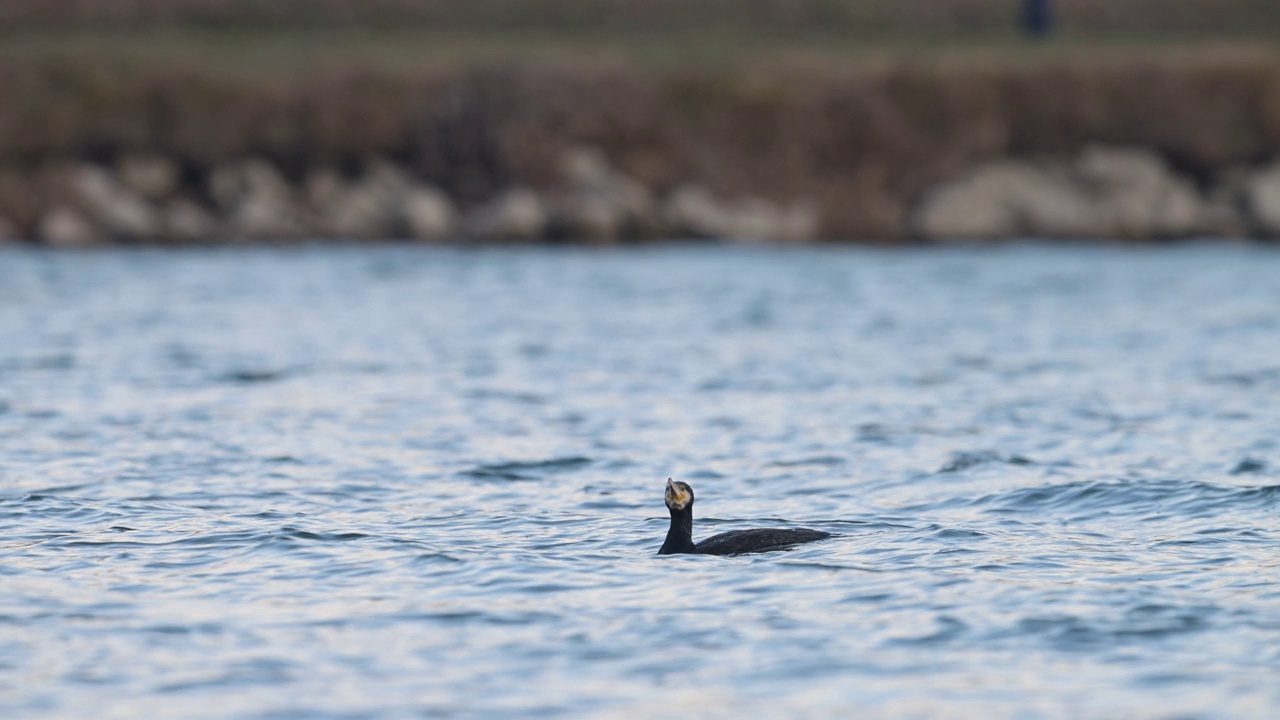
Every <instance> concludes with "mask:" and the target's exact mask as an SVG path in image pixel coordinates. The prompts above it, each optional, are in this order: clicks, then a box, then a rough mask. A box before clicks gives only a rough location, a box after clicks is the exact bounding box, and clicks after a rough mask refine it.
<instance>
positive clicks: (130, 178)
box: [116, 153, 180, 202]
mask: <svg viewBox="0 0 1280 720" xmlns="http://www.w3.org/2000/svg"><path fill="white" fill-rule="evenodd" d="M116 172H117V174H118V175H119V177H120V183H121V184H122V185H124V186H125V187H126V188H128V189H129V190H130V191H132V192H134V193H136V194H137V195H138V196H139V197H141V198H143V199H145V200H150V201H152V202H154V201H157V200H163V199H165V198H167V197H169V196H170V195H172V194H173V193H174V192H175V191H176V190H177V189H178V182H179V174H180V173H179V168H178V164H177V163H175V162H174V161H172V160H170V159H169V158H167V157H164V156H163V155H153V154H139V153H130V154H128V155H125V156H124V157H122V158H120V160H119V162H118V163H116Z"/></svg>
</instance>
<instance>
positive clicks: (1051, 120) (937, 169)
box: [0, 42, 1280, 246]
mask: <svg viewBox="0 0 1280 720" xmlns="http://www.w3.org/2000/svg"><path fill="white" fill-rule="evenodd" d="M108 45H110V43H109V44H108ZM167 52H168V51H167V50H166V51H163V52H161V51H158V50H155V49H154V48H151V49H148V48H147V47H145V46H142V47H138V48H135V49H134V52H133V53H132V54H130V53H116V52H115V51H113V50H111V49H110V47H108V48H106V49H105V50H104V51H103V54H97V53H87V52H84V51H82V50H75V49H70V50H66V51H58V50H56V49H53V48H49V47H44V46H43V45H41V44H40V43H38V42H37V43H35V46H33V47H32V48H27V49H25V50H22V51H19V50H16V49H15V48H14V47H13V46H12V43H7V44H6V43H0V71H4V72H5V73H6V75H7V76H9V77H13V78H15V82H14V83H12V84H11V86H10V87H9V88H8V89H7V90H6V91H4V94H5V97H3V98H0V100H5V101H6V102H0V238H4V237H7V238H10V239H18V238H23V239H30V240H31V241H34V242H41V243H45V244H52V245H69V246H76V245H94V244H116V243H133V242H147V243H165V242H170V243H196V242H207V241H208V240H211V239H217V240H219V241H223V242H262V241H273V240H292V239H296V238H302V237H308V238H335V239H389V238H397V237H404V238H416V239H418V240H422V241H427V242H440V241H443V240H445V239H452V240H458V239H465V241H466V242H472V243H494V242H496V243H511V242H583V243H596V244H609V243H631V242H645V241H650V240H653V239H656V238H665V237H671V236H682V237H701V238H706V237H718V238H737V239H743V240H747V241H755V242H764V241H781V242H795V243H808V242H832V240H831V238H846V239H848V240H843V241H838V242H855V243H863V244H917V243H930V242H947V241H951V240H964V239H986V240H993V239H997V240H998V239H1005V238H1025V237H1047V238H1056V237H1063V236H1072V237H1074V236H1082V237H1090V238H1108V239H1113V240H1118V241H1162V240H1174V239H1179V238H1187V237H1204V236H1223V237H1231V238H1236V237H1247V238H1256V239H1276V238H1280V52H1277V51H1274V50H1269V49H1267V47H1266V46H1257V45H1242V46H1238V47H1231V46H1209V45H1188V46H1186V47H1184V48H1182V49H1181V50H1179V49H1178V48H1177V47H1173V46H1170V47H1158V48H1142V47H1136V48H1134V47H1130V48H1119V49H1114V53H1116V54H1108V53H1107V52H1106V51H1105V50H1098V51H1097V52H1095V51H1094V49H1089V48H1085V49H1082V50H1080V51H1077V52H1074V53H1073V52H1071V51H1068V50H1066V49H1063V48H1056V49H1055V48H1050V49H1048V50H1045V51H1044V52H1034V51H1033V52H1029V53H1028V52H1022V51H1018V50H1004V51H974V52H973V53H971V54H969V55H968V58H969V59H968V60H967V61H959V60H956V58H958V57H962V56H964V53H961V54H960V55H955V56H946V55H945V51H939V52H940V53H944V55H935V56H933V57H934V58H935V59H932V60H930V59H923V60H922V59H919V58H917V59H910V57H909V56H907V55H903V54H899V55H896V56H895V55H892V54H890V55H877V54H876V53H874V52H872V53H866V54H860V53H858V52H848V53H846V54H845V55H844V56H843V58H842V59H838V60H837V59H833V58H830V57H829V58H825V59H824V60H822V61H821V62H816V64H815V63H814V62H804V61H800V60H797V59H794V58H793V59H792V60H787V61H784V60H781V59H779V60H778V62H777V63H776V64H774V65H770V64H769V63H768V62H767V58H764V57H762V58H757V59H756V60H755V61H751V62H747V61H737V60H733V59H729V60H726V61H725V62H723V63H717V64H713V65H711V66H701V65H698V64H696V63H695V64H694V65H692V66H688V65H679V64H665V65H658V66H654V65H650V64H646V63H643V62H637V61H633V60H627V59H625V58H615V59H613V60H610V61H608V62H599V63H593V64H590V65H588V66H583V65H582V64H581V63H578V64H576V65H575V64H574V63H571V62H566V61H565V58H561V59H555V58H553V57H551V56H549V55H541V56H537V57H534V58H532V59H529V60H527V61H523V60H522V61H514V60H511V59H507V60H498V61H495V60H492V59H483V60H459V61H457V62H453V63H450V62H437V61H433V60H430V59H429V58H426V57H425V56H424V57H420V58H419V59H418V60H416V61H415V60H414V59H413V58H414V57H415V56H413V55H412V53H409V54H407V55H405V56H399V55H398V54H397V53H392V55H396V58H395V59H393V60H388V59H387V58H382V59H377V58H376V57H375V56H374V55H367V56H361V57H359V58H354V59H353V58H351V57H346V58H345V59H344V61H343V62H342V63H332V62H327V61H325V60H324V58H323V57H316V58H310V56H309V55H308V53H305V52H304V53H302V54H301V55H299V56H297V57H294V58H292V59H291V60H289V61H288V62H283V63H278V64H275V65H272V66H270V67H264V68H263V69H262V71H261V72H256V73H255V72H252V71H250V66H236V65H235V64H234V63H228V64H220V62H219V61H218V60H217V57H216V56H202V55H201V54H200V53H201V52H202V51H200V50H199V49H198V48H197V49H194V50H192V54H191V55H190V56H189V57H187V58H186V59H185V60H183V61H182V62H167V63H166V62H160V60H163V59H164V58H166V57H168V56H167V55H166V53H167ZM362 52H364V51H362ZM369 52H372V51H369ZM944 56H946V57H951V60H947V61H941V60H938V59H936V58H938V57H944ZM779 57H781V56H779ZM148 58H150V61H148ZM309 58H310V59H314V60H315V62H314V63H310V62H309ZM579 59H580V58H579ZM250 65H251V64H250Z"/></svg>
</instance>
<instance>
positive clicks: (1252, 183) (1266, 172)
mask: <svg viewBox="0 0 1280 720" xmlns="http://www.w3.org/2000/svg"><path fill="white" fill-rule="evenodd" d="M1241 191H1242V194H1243V198H1242V199H1243V201H1244V208H1245V211H1246V213H1247V214H1248V219H1249V222H1250V223H1251V224H1252V225H1253V227H1254V229H1255V231H1256V232H1257V233H1259V234H1261V235H1264V236H1266V237H1270V238H1277V237H1280V163H1276V164H1273V165H1270V166H1268V167H1265V168H1262V169H1261V170H1257V171H1255V172H1252V173H1250V174H1249V175H1248V176H1246V177H1245V178H1244V180H1243V182H1242V186H1241Z"/></svg>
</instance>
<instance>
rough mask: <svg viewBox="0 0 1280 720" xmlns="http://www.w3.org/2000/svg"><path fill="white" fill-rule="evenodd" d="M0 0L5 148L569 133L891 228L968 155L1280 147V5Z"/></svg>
mask: <svg viewBox="0 0 1280 720" xmlns="http://www.w3.org/2000/svg"><path fill="white" fill-rule="evenodd" d="M1018 5H1019V3H1018V1H1017V0H863V1H861V2H859V1H856V0H418V1H413V0H270V1H268V0H0V75H2V76H3V77H4V78H6V80H5V82H4V83H0V169H3V167H2V166H3V165H5V164H9V165H15V166H21V167H23V168H32V167H36V166H38V165H39V164H41V163H44V162H47V161H49V159H51V158H59V157H63V158H65V157H80V158H88V159H95V160H102V161H109V160H110V159H111V158H112V157H113V156H115V155H117V154H119V153H121V152H127V151H131V150H147V151H154V152H160V153H163V154H166V155H168V156H170V157H173V158H175V159H176V160H178V161H180V162H181V163H182V164H183V167H184V168H185V171H186V172H187V173H189V174H191V175H192V176H193V177H195V176H200V175H201V174H203V173H206V172H208V170H209V168H211V167H213V166H214V165H216V164H217V163H220V162H225V161H228V160H232V159H234V158H238V157H244V156H247V155H260V156H263V157H266V158H269V159H271V160H272V161H273V162H276V163H277V164H278V165H279V166H280V167H281V168H283V169H284V170H285V171H286V172H287V173H291V174H292V175H293V176H295V177H298V176H300V175H301V174H302V173H304V172H305V170H306V168H308V167H314V166H317V165H325V164H329V165H334V164H336V165H343V164H352V163H358V162H360V161H361V159H362V158H367V157H369V156H374V155H376V156H381V157H388V158H392V159H395V160H396V161H398V162H402V163H406V164H407V165H409V166H411V167H413V168H414V169H415V172H417V173H419V174H420V175H421V176H422V177H424V178H426V179H428V180H429V181H431V182H433V183H435V184H438V185H439V186H441V187H442V188H444V189H446V190H447V191H448V192H449V193H450V194H451V195H453V196H454V197H455V198H458V199H460V200H461V201H462V202H464V203H466V202H472V201H476V200H478V199H481V198H484V197H486V196H488V195H490V194H492V193H494V192H496V191H499V190H501V189H502V188H504V187H509V186H511V185H513V184H528V185H531V186H534V187H540V186H545V185H546V183H547V182H548V178H549V177H550V175H551V173H552V171H553V167H554V164H555V158H556V157H557V156H558V153H559V152H560V151H561V150H562V149H563V148H565V147H567V146H570V145H574V144H583V145H590V146H594V147H598V148H600V149H601V150H602V151H603V152H604V153H605V154H606V155H607V156H608V157H609V158H610V159H611V160H612V161H614V162H616V163H617V164H618V165H619V167H620V168H622V169H623V170H624V171H626V172H627V173H629V174H631V175H633V176H634V177H637V178H639V179H640V180H642V181H643V182H645V183H648V184H649V185H650V186H652V187H655V188H658V189H665V188H670V187H672V186H673V185H675V184H677V183H682V182H688V181H697V182H703V183H706V184H707V185H708V186H710V187H712V188H713V189H715V190H718V191H723V192H725V193H729V194H749V193H754V194H760V195H763V196H766V197H773V198H778V199H790V198H810V199H814V200H816V201H817V202H818V203H819V205H821V206H822V207H823V208H824V213H825V216H826V217H827V222H828V224H829V225H830V227H831V229H832V230H833V231H834V232H838V233H845V234H847V235H849V236H881V237H892V236H894V234H895V233H898V234H900V233H901V231H902V230H901V229H902V218H903V217H904V213H905V211H906V208H907V207H908V205H909V204H910V203H911V202H912V201H913V199H914V198H916V197H917V196H918V195H919V193H920V192H921V191H923V190H924V189H926V188H928V187H930V186H932V185H933V184H935V183H937V182H939V181H940V180H943V179H946V178H948V177H953V176H955V175H956V174H957V173H959V172H963V171H965V170H966V169H967V168H971V167H973V165H974V164H975V163H978V162H982V161H985V160H989V159H993V158H1002V157H1009V156H1032V155H1057V156H1066V155H1070V154H1071V153H1075V152H1078V151H1079V149H1080V148H1081V147H1084V146H1086V145H1088V144H1092V143H1103V144H1113V145H1127V146H1137V147H1144V148H1149V149H1152V150H1154V151H1156V152H1158V153H1160V154H1161V155H1162V156H1163V157H1165V158H1166V159H1168V160H1169V161H1171V162H1172V163H1173V164H1174V165H1175V166H1177V167H1178V168H1179V169H1181V170H1184V171H1186V172H1189V173H1190V174H1191V175H1192V176H1194V177H1196V178H1198V179H1201V180H1204V181H1207V180H1208V179H1209V178H1211V177H1212V176H1213V175H1214V174H1216V173H1219V172H1221V171H1223V170H1224V169H1226V168H1228V167H1231V166H1234V165H1238V164H1241V163H1245V164H1248V163H1257V162H1261V161H1263V160H1266V159H1268V158H1271V157H1273V156H1274V155H1275V154H1276V149H1277V148H1280V51H1277V46H1276V45H1275V43H1274V40H1275V39H1276V38H1280V2H1275V0H1058V1H1057V2H1056V3H1055V5H1056V7H1057V14H1058V17H1059V19H1060V27H1061V32H1060V33H1059V34H1058V35H1057V36H1055V38H1054V39H1052V40H1051V41H1049V42H1047V43H1039V42H1034V41H1031V40H1025V39H1022V38H1020V37H1019V35H1018V33H1017V31H1016V15H1017V10H1018Z"/></svg>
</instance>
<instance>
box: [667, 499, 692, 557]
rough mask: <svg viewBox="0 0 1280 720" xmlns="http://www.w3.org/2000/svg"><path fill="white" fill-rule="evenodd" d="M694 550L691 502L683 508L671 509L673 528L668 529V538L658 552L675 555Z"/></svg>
mask: <svg viewBox="0 0 1280 720" xmlns="http://www.w3.org/2000/svg"><path fill="white" fill-rule="evenodd" d="M668 509H670V508H668ZM693 551H694V550H693V503H689V504H688V505H686V506H685V508H684V509H683V510H671V528H670V529H668V530H667V540H666V542H664V543H662V549H660V550H658V554H659V555H674V554H676V553H691V552H693Z"/></svg>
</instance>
